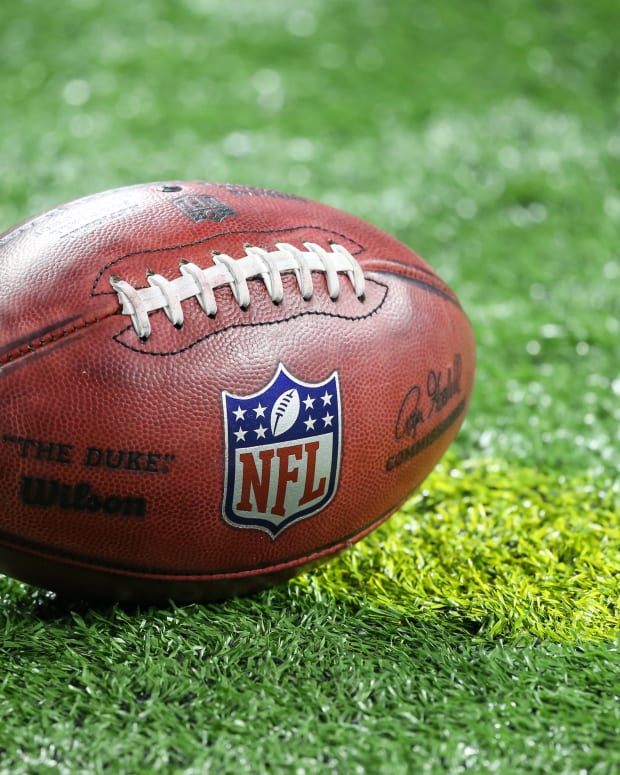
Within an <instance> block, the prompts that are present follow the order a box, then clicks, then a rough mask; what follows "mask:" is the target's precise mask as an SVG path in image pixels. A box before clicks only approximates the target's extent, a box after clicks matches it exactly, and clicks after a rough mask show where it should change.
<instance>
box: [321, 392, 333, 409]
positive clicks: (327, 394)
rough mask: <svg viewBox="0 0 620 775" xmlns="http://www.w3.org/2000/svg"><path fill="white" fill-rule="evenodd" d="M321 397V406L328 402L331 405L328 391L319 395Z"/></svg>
mask: <svg viewBox="0 0 620 775" xmlns="http://www.w3.org/2000/svg"><path fill="white" fill-rule="evenodd" d="M321 399H322V400H323V406H327V405H328V404H329V405H330V406H331V403H332V394H331V393H328V392H327V390H326V391H325V393H324V394H323V395H322V396H321Z"/></svg>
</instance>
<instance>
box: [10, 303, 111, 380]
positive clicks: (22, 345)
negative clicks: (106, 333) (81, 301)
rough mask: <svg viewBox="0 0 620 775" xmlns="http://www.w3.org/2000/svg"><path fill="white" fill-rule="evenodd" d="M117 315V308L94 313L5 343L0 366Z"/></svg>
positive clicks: (11, 362)
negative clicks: (7, 343)
mask: <svg viewBox="0 0 620 775" xmlns="http://www.w3.org/2000/svg"><path fill="white" fill-rule="evenodd" d="M116 315H118V310H114V311H113V312H110V313H108V314H107V315H106V314H103V315H94V316H93V317H92V318H87V319H84V320H80V321H79V322H75V323H72V324H71V326H65V327H60V328H55V329H53V330H52V331H49V332H46V333H44V334H41V335H39V336H36V335H35V337H34V338H32V339H30V340H25V339H23V338H22V339H21V340H18V341H17V342H12V343H9V345H7V347H6V348H5V349H4V352H3V353H2V354H1V355H0V368H2V367H6V366H9V365H11V364H13V363H16V362H17V361H19V359H20V358H24V357H26V356H27V355H32V354H34V353H37V352H39V351H40V350H41V349H43V347H45V346H46V345H50V344H55V343H57V342H60V341H66V340H67V339H68V337H70V336H72V335H73V334H77V333H78V332H80V331H83V330H84V329H86V328H89V327H92V326H94V325H96V324H97V323H100V322H101V321H102V320H107V319H108V318H111V317H115V316H116Z"/></svg>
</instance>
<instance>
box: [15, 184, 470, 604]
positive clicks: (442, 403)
mask: <svg viewBox="0 0 620 775" xmlns="http://www.w3.org/2000/svg"><path fill="white" fill-rule="evenodd" d="M280 242H285V243H289V244H292V245H295V246H296V247H298V248H300V249H301V248H302V246H303V244H304V243H305V242H313V243H317V244H319V245H321V246H322V247H323V248H324V249H326V250H329V249H330V248H331V244H332V243H334V242H335V243H338V244H340V245H342V246H344V247H345V248H346V249H347V250H348V251H349V252H350V253H351V255H353V256H354V257H355V259H356V260H357V261H358V262H359V263H360V265H361V267H362V270H363V272H364V276H365V281H366V288H365V294H364V297H363V298H361V299H360V298H357V296H356V294H355V292H354V290H353V287H352V285H351V283H350V282H349V279H348V278H347V276H346V275H344V274H342V275H339V281H340V294H339V296H338V298H337V299H335V300H333V299H331V298H330V297H329V294H328V292H327V286H326V281H325V277H324V275H323V274H321V273H318V272H316V273H313V295H312V298H311V299H309V300H307V301H306V300H304V299H303V298H302V297H301V294H300V291H299V286H298V283H297V281H296V279H295V276H294V274H286V275H284V276H283V278H282V279H283V286H284V298H283V301H282V303H281V304H277V305H276V304H274V302H273V300H272V299H271V297H270V295H269V293H268V290H267V288H266V285H265V282H264V281H263V280H262V279H260V278H256V279H251V280H249V281H248V286H249V289H250V299H251V302H250V305H249V307H248V308H247V310H243V309H241V308H240V306H239V304H238V303H237V302H236V300H235V298H234V295H233V293H232V289H231V288H228V287H221V288H218V289H216V291H215V296H216V300H217V306H218V312H217V314H216V315H215V316H214V317H209V316H208V315H206V314H205V312H204V311H203V310H202V309H201V307H200V305H199V304H198V301H197V300H196V299H193V298H190V299H187V300H185V301H183V311H184V324H183V326H182V327H181V328H175V326H173V325H172V323H171V322H170V320H169V319H168V318H167V317H166V314H165V312H164V311H163V310H158V311H156V312H153V313H152V314H151V317H150V322H151V327H152V334H151V336H150V337H149V339H148V340H147V341H145V342H143V341H141V340H140V339H139V337H138V336H137V334H136V332H135V330H134V327H133V325H132V323H131V319H130V317H129V316H128V315H124V314H121V307H120V304H119V298H118V297H117V294H116V293H115V292H114V291H113V289H112V287H111V284H110V280H111V279H112V278H113V277H120V278H122V279H123V280H125V281H127V282H128V283H130V284H131V285H132V286H133V287H135V288H143V287H146V286H147V280H146V275H147V271H148V270H151V271H154V272H156V273H158V274H160V275H162V276H163V277H165V278H167V279H169V280H173V279H174V278H176V277H178V276H179V262H180V261H182V260H183V261H191V262H193V263H195V264H197V265H198V266H200V267H202V268H206V267H208V266H210V265H211V263H212V252H213V251H215V252H220V253H226V254H227V255H229V256H231V257H233V258H241V257H242V256H243V255H244V250H243V248H244V245H246V244H251V245H255V246H258V247H261V248H264V249H265V250H274V245H275V244H276V243H280ZM474 366H475V353H474V339H473V333H472V329H471V326H470V324H469V322H468V320H467V318H466V316H465V314H464V313H463V310H462V309H461V306H460V304H459V302H458V300H457V298H456V296H455V295H454V293H453V292H452V291H451V290H450V289H449V288H448V287H447V286H446V285H445V283H444V282H443V281H442V280H441V279H440V278H439V277H438V276H437V275H436V273H435V272H434V271H433V270H432V269H431V267H430V266H429V265H428V264H427V263H425V262H424V261H423V260H422V259H421V258H420V257H419V256H417V255H416V254H415V253H414V252H413V251H411V250H410V249H409V248H407V247H406V246H404V245H403V244H402V243H400V242H399V241H397V240H396V239H394V238H393V237H391V236H389V235H387V234H385V233H384V232H382V231H381V230H379V229H377V228H375V227H374V226H371V225H369V224H367V223H365V222H363V221H361V220H359V219H357V218H355V217H353V216H351V215H348V214H345V213H342V212H340V211H338V210H335V209H333V208H330V207H328V206H325V205H322V204H318V203H316V202H312V201H309V200H305V199H302V198H299V197H292V196H288V195H285V194H280V193H278V192H273V191H266V190H261V189H253V188H248V187H242V186H234V185H228V184H212V183H202V182H192V183H188V182H176V181H173V182H166V183H152V184H146V185H138V186H132V187H127V188H121V189H116V190H112V191H108V192H104V193H101V194H96V195H93V196H90V197H86V198H84V199H81V200H77V201H74V202H71V203H69V204H66V205H63V206H60V207H58V208H56V209H54V210H52V211H49V212H48V213H45V214H42V215H40V216H37V217H35V218H33V219H30V220H28V221H25V222H24V223H22V224H21V225H19V226H17V227H15V228H14V229H12V230H10V231H8V232H5V233H4V234H2V235H0V571H2V572H5V573H9V574H11V575H14V576H16V577H18V578H21V579H24V580H26V581H30V582H33V583H36V584H39V585H41V586H44V587H48V588H51V589H58V590H60V591H63V592H65V593H69V594H72V595H77V596H86V597H89V596H92V597H105V598H111V599H123V600H138V601H140V600H145V601H147V600H164V599H166V598H168V597H173V598H174V599H176V600H181V601H182V600H212V599H220V598H224V597H227V596H229V595H232V594H242V593H246V592H250V591H253V590H255V589H259V588H262V587H264V586H266V585H268V584H270V583H275V582H279V581H281V580H283V579H285V578H288V577H289V576H291V575H293V574H294V573H295V572H298V571H299V570H300V569H303V568H306V567H308V566H310V565H312V564H314V563H316V562H318V561H321V560H322V559H324V558H326V557H328V556H330V555H332V554H334V553H336V552H338V551H340V550H342V549H344V548H346V547H347V546H349V545H350V544H351V543H353V542H354V541H357V540H358V539H360V538H361V537H363V536H364V535H366V534H367V533H368V532H369V531H370V530H372V529H373V528H374V527H376V526H377V525H378V524H380V523H381V522H382V521H383V520H384V519H386V518H387V517H388V516H389V515H390V514H391V513H392V512H393V511H394V510H395V509H397V508H398V507H399V506H400V505H401V504H402V503H403V502H404V501H405V500H406V498H407V497H408V496H409V495H410V494H411V492H412V491H413V490H415V489H416V488H417V487H418V486H419V484H420V483H421V481H422V480H423V479H424V478H425V477H426V476H427V474H428V473H429V472H430V471H431V470H432V468H433V467H434V466H435V464H436V463H437V461H438V460H439V459H440V457H441V456H442V455H443V453H444V452H445V450H446V448H447V447H448V445H449V444H450V442H451V441H452V439H453V438H454V436H455V434H456V433H457V431H458V428H459V427H460V425H461V423H462V421H463V419H464V417H465V413H466V410H467V407H468V404H469V400H470V397H471V392H472V386H473V379H474ZM282 368H283V369H284V370H285V372H286V374H288V375H290V376H291V378H292V379H294V380H297V381H298V383H299V387H297V388H295V387H291V384H292V383H290V384H288V383H287V385H288V393H290V394H291V395H292V393H294V392H295V391H297V398H296V399H295V400H296V401H297V403H296V404H295V403H294V402H293V404H292V407H293V408H292V409H290V410H288V411H289V412H291V413H292V412H293V410H294V409H295V408H296V407H297V415H293V414H291V417H293V419H294V416H299V420H298V421H297V422H298V425H299V423H301V422H302V419H303V418H306V419H305V422H306V423H308V425H307V426H306V430H308V435H307V437H304V438H300V439H298V440H291V438H289V436H286V441H284V440H281V441H278V438H280V439H284V438H285V437H284V436H281V437H278V438H276V436H275V435H273V437H272V441H273V443H272V444H271V447H269V448H267V447H268V445H265V444H263V442H264V441H266V440H268V439H269V438H270V435H269V430H268V423H269V411H266V413H265V426H264V428H263V425H262V424H261V423H262V420H261V417H260V416H257V417H254V416H253V415H252V411H253V412H254V413H256V411H261V409H260V408H259V409H258V410H256V409H252V410H251V409H246V412H248V413H249V414H248V415H247V418H246V416H245V415H242V414H237V415H236V417H237V419H234V420H233V414H232V412H233V410H234V409H235V407H234V406H233V403H234V400H235V399H234V397H239V406H238V407H237V412H239V409H240V407H241V405H242V403H243V400H244V397H247V396H253V395H255V394H256V395H257V396H258V397H257V398H256V401H257V402H258V404H257V406H259V407H260V406H262V404H261V400H262V399H261V398H260V395H261V391H263V390H264V389H265V387H266V386H268V385H269V384H270V382H272V381H273V380H274V378H275V377H276V375H278V373H280V371H281V369H282ZM334 375H335V377H334ZM330 378H331V379H335V380H336V381H337V385H338V391H339V395H338V396H336V395H334V396H333V398H332V399H330V400H332V401H333V402H336V401H337V403H338V405H337V406H335V405H334V403H332V404H331V405H330V404H329V403H325V404H324V406H319V404H322V403H323V402H322V401H321V400H319V396H320V393H319V392H318V391H319V388H314V387H312V386H315V385H320V384H322V383H326V384H328V383H327V380H329V379H330ZM282 379H284V377H283V378H282ZM278 384H280V383H276V386H277V385H278ZM329 384H330V385H333V384H336V383H334V382H332V383H329ZM305 385H308V386H310V387H308V388H305V387H304V386H305ZM274 389H275V388H274ZM330 390H331V388H330ZM304 391H305V392H304ZM313 391H314V392H313ZM325 391H326V393H327V392H328V390H327V388H325ZM284 392H286V391H283V395H284ZM332 392H334V391H333V390H332ZM226 395H228V396H231V398H229V399H226V398H225V396H226ZM312 396H316V399H315V400H314V401H313V400H312ZM268 397H269V396H267V398H268ZM304 399H305V400H306V402H307V404H306V406H305V407H303V406H302V405H301V404H300V402H302V403H303V401H304ZM226 400H229V401H230V409H229V412H230V414H229V415H227V414H226V411H227V410H226V406H227V404H226ZM283 400H284V399H282V401H283ZM282 401H281V403H282ZM263 403H264V402H263ZM272 403H273V402H272ZM243 405H244V406H245V405H246V404H243ZM282 405H283V406H284V404H282ZM247 406H248V407H249V406H250V404H247ZM315 406H316V409H317V411H316V412H315ZM332 408H333V409H334V412H332V411H331V409H332ZM267 409H268V410H269V409H270V407H267ZM319 409H320V411H318V410H319ZM274 411H275V410H274ZM301 412H306V414H304V415H303V416H302V414H301ZM336 412H337V413H336ZM330 414H331V415H333V419H332V420H329V419H328V418H329V416H330ZM242 416H243V417H244V418H246V419H248V420H249V418H250V417H253V420H252V423H253V424H249V425H247V426H245V425H244V424H243V423H244V422H245V420H243V421H242V419H239V418H241V417H242ZM227 418H228V419H227ZM299 427H301V425H300V426H299ZM319 427H320V428H321V429H322V432H321V434H319V435H320V439H319V435H317V437H316V438H317V439H319V440H318V441H316V442H313V441H312V438H314V437H313V436H312V433H313V432H314V431H317V429H318V428H319ZM244 428H247V430H244ZM261 428H263V430H262V431H261V430H260V429H261ZM317 432H318V431H317ZM244 433H250V434H251V433H253V434H255V435H256V436H257V438H256V445H255V446H254V447H252V448H251V449H250V448H247V447H244V448H243V449H242V448H239V450H238V451H237V452H235V451H234V450H233V446H234V444H236V443H237V441H239V439H243V434H244ZM261 433H263V434H266V436H265V435H263V437H262V441H261V439H260V434H261ZM235 434H237V436H235ZM330 434H331V435H330ZM235 439H236V440H237V441H235ZM239 443H240V444H241V443H242V442H241V441H240V442H239ZM243 443H245V442H243ZM313 444H315V446H312V445H313ZM318 445H323V446H322V447H321V446H318ZM325 445H327V446H325ZM317 449H319V450H320V452H319V453H317V452H316V450H317ZM325 450H328V451H327V452H326V451H325ZM261 453H262V457H261ZM328 453H329V454H331V455H332V458H331V460H332V461H333V464H332V466H331V468H330V470H329V471H327V469H326V468H325V465H326V464H325V460H326V459H327V458H326V457H325V456H326V455H327V454H328ZM336 453H338V454H336ZM235 454H236V455H238V456H240V457H238V461H239V460H241V462H244V465H245V469H244V470H243V471H241V470H231V469H232V468H234V465H231V463H230V461H231V460H233V459H234V455H235ZM316 454H321V455H323V457H322V460H323V463H322V465H323V468H317V467H316V466H317V465H318V463H316V460H314V459H313V456H314V457H316ZM244 456H245V457H244ZM251 456H253V457H251ZM239 465H240V464H239V463H238V465H237V469H239ZM278 466H279V468H278ZM246 469H247V470H246ZM241 476H245V477H246V479H245V480H244V482H241V483H240V480H239V481H238V482H237V484H236V485H235V486H236V487H237V489H236V490H234V492H233V490H230V491H227V489H226V488H227V487H232V484H231V482H233V479H234V478H235V477H241ZM269 477H271V478H272V479H273V481H272V482H271V483H269V482H268V481H267V480H268V479H269ZM304 482H305V485H304ZM304 487H305V489H304ZM244 488H245V489H244ZM261 488H262V489H261ZM278 488H279V489H278ZM295 488H297V490H295ZM277 492H279V493H280V495H282V493H283V492H285V494H286V497H287V498H289V500H290V499H291V498H293V500H294V497H293V496H295V492H296V493H297V495H296V496H295V497H296V498H297V501H299V504H297V505H295V504H293V506H292V507H291V506H290V504H289V502H288V501H287V510H288V511H289V512H290V514H289V513H287V514H285V515H284V516H283V517H282V518H283V519H286V520H288V521H287V522H286V524H285V526H284V527H282V525H283V524H284V523H280V522H279V521H278V520H280V517H281V516H282V515H280V514H278V513H275V512H278V507H277V506H276V505H275V500H276V499H277V497H276V495H277ZM302 492H303V493H304V494H305V495H304V496H300V495H299V493H302ZM227 493H228V494H227ZM239 493H244V496H243V497H241V496H240V495H239ZM290 493H293V495H290ZM317 493H320V494H323V495H322V497H323V500H325V501H327V502H325V503H324V505H322V503H321V498H319V497H318V496H317V497H315V501H316V503H317V504H318V506H320V508H318V506H317V508H318V510H317V511H316V512H313V511H312V507H306V506H305V505H303V506H302V505H301V504H302V501H303V500H304V497H306V502H307V501H309V500H310V497H309V496H310V495H312V494H314V495H315V496H316V494H317ZM289 495H290V497H289ZM328 495H329V498H328ZM282 497H284V495H282ZM248 499H250V500H252V502H253V504H254V505H253V511H254V512H256V511H261V509H262V511H265V512H266V514H265V521H262V520H261V518H259V517H256V515H254V517H252V516H251V515H250V516H249V517H248V518H247V520H245V517H244V516H243V514H242V513H241V516H240V517H239V518H237V516H235V515H234V514H232V515H231V514H227V506H226V503H227V502H228V504H229V506H228V510H229V511H231V510H233V511H234V510H235V509H237V506H238V505H239V504H242V505H243V503H242V502H243V501H244V500H245V501H248ZM236 501H238V503H237V502H236ZM261 501H262V505H261ZM282 502H283V501H282ZM291 508H292V509H293V510H292V511H291ZM295 508H297V512H295ZM280 510H282V509H280ZM237 511H238V509H237ZM306 512H307V513H306ZM248 513H249V512H248ZM297 513H298V514H299V515H300V516H296V514H297ZM252 519H255V522H256V525H252V524H251V523H252ZM261 525H262V526H261ZM265 525H266V527H265Z"/></svg>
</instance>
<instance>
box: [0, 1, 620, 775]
mask: <svg viewBox="0 0 620 775" xmlns="http://www.w3.org/2000/svg"><path fill="white" fill-rule="evenodd" d="M299 5H300V4H294V3H290V2H287V0H260V2H258V0H230V2H222V1H221V0H220V2H215V0H183V2H179V3H168V2H164V0H153V1H152V2H148V3H146V2H145V3H122V2H120V0H110V1H109V2H105V3H104V2H100V1H99V0H68V2H66V3H44V2H42V0H23V1H22V2H20V3H19V4H11V3H4V4H2V5H1V6H0V95H1V108H0V230H1V229H3V228H5V227H9V226H10V225H12V224H13V223H14V222H16V221H17V220H19V219H21V218H24V217H26V216H28V215H31V214H33V213H34V212H37V211H38V210H41V209H43V208H45V207H50V206H53V205H55V204H57V203H58V202H60V201H63V200H67V199H72V198H75V197H77V196H79V195H82V194H87V193H91V192H93V191H96V190H100V189H104V188H108V187H112V186H118V185H125V184H129V183H134V182H140V181H146V180H153V179H168V178H170V179H172V178H180V179H183V178H190V179H192V178H194V179H218V180H231V181H234V182H239V183H245V184H253V185H259V186H267V187H270V188H277V189H284V190H290V191H293V192H294V193H298V194H303V195H306V196H309V197H314V198H317V199H321V200H323V201H326V202H329V203H331V204H334V205H336V206H339V207H342V208H344V209H346V210H349V211H352V212H354V213H356V214H358V215H360V216H361V217H363V218H366V219H368V220H371V221H373V222H374V223H377V224H378V225H380V226H382V227H384V228H385V229H387V230H388V231H391V232H393V233H395V234H396V235H397V236H398V237H399V238H401V239H402V240H404V241H405V242H407V243H408V244H410V245H411V246H412V247H414V248H415V249H417V250H418V251H419V252H420V253H421V254H422V255H424V256H425V257H426V258H427V259H428V260H429V261H430V262H431V263H432V264H433V265H434V266H435V267H436V268H437V270H438V271H439V272H440V274H441V275H442V276H443V277H444V278H445V279H446V280H447V281H448V282H449V283H450V284H451V285H452V286H453V287H454V289H455V290H456V291H457V293H458V295H459V297H460V298H461V300H462V302H463V304H464V306H465V308H466V310H467V311H468V313H469V315H470V317H471V319H472V322H473V324H474V327H475V329H476V335H477V341H478V355H479V365H478V379H477V386H476V393H475V397H474V401H473V404H472V408H471V411H470V414H469V417H468V420H467V422H466V425H465V427H464V429H463V431H462V433H461V434H460V436H459V438H458V440H457V442H456V444H455V445H454V448H453V450H452V452H451V453H450V456H449V458H448V459H447V460H446V461H445V462H444V463H443V464H442V465H441V466H440V467H439V469H438V470H437V471H436V472H435V473H434V474H433V475H432V476H431V478H430V479H429V480H428V481H427V483H426V484H425V486H424V489H423V491H422V492H421V493H420V494H419V495H417V496H415V497H414V498H413V499H412V501H411V502H410V503H409V504H408V505H407V507H406V508H405V509H403V511H402V512H401V513H399V514H397V515H395V516H394V517H393V518H392V519H391V520H390V521H389V522H388V523H387V524H386V525H385V526H383V527H382V528H381V529H380V530H379V531H377V532H376V533H375V534H373V535H372V536H370V537H369V538H368V539H367V540H365V541H364V542H363V543H362V544H360V545H358V546H357V547H355V549H354V550H353V551H351V552H350V553H349V554H347V555H344V556H342V557H341V558H339V559H338V560H336V561H334V562H333V563H331V564H329V565H326V566H325V567H323V568H321V569H318V570H317V571H316V572H315V573H313V574H308V575H306V576H303V577H301V578H300V579H298V580H295V581H293V582H291V583H290V584H289V585H287V586H285V587H282V588H279V589H277V590H273V591H271V592H267V593H264V594H262V595H259V596H257V597H256V598H253V599H250V600H242V601H231V602H228V603H226V604H224V605H221V606H207V607H202V606H189V607H187V608H179V609H177V608H174V607H172V608H170V609H160V610H157V609H146V610H135V611H124V610H121V609H119V608H116V607H112V608H105V609H101V608H99V609H91V608H89V607H88V606H85V605H83V604H76V603H71V602H70V601H64V600H56V599H54V598H53V597H51V596H49V595H47V594H45V593H42V592H38V591H36V590H32V589H30V588H27V587H24V586H22V585H20V584H18V583H17V582H14V581H12V580H10V579H0V598H1V601H2V605H1V608H0V627H1V629H2V637H1V639H0V773H11V775H12V774H13V773H19V772H27V773H47V772H50V773H51V772H59V773H65V772H66V773H74V772H92V771H96V772H102V771H106V770H107V771H110V772H172V771H174V772H186V773H204V772H217V773H220V772H234V773H242V772H243V773H245V772H248V773H262V772H283V773H288V772H292V773H299V775H301V774H302V773H316V772H318V773H322V772H334V773H386V775H388V774H389V775H391V773H406V772H407V773H408V772H421V773H423V772H430V773H443V772H449V773H459V772H465V771H469V772H479V773H487V772H498V773H506V775H508V774H510V775H512V774H513V773H515V772H527V773H529V772H531V773H534V772H544V773H567V774H568V773H571V774H572V773H588V775H590V774H597V775H598V774H602V773H613V772H614V771H620V745H619V744H618V739H620V700H619V699H618V686H619V685H620V656H619V655H618V645H619V644H618V624H619V622H620V613H619V606H620V601H619V596H620V582H619V571H620V568H619V555H620V535H619V531H620V516H619V514H620V508H619V497H620V496H619V492H618V484H617V479H618V470H619V469H620V430H619V429H620V366H619V351H620V348H619V346H618V341H619V338H620V293H619V292H618V291H619V289H620V254H619V250H618V244H619V243H618V236H619V234H620V78H619V75H620V47H618V45H617V37H618V36H617V32H616V30H617V29H620V9H619V8H618V5H617V3H615V2H614V1H613V0H590V2H588V3H578V2H576V0H567V1H566V2H563V3H560V2H556V1H555V0H554V2H548V3H544V4H543V3H537V2H534V0H524V1H523V2H519V3H516V2H515V0H497V2H494V3H489V2H483V0H468V2H466V3H459V4H457V3H454V2H449V0H433V2H430V0H429V1H428V2H421V1H420V0H415V2H410V0H385V2H378V0H330V1H329V2H328V0H308V1H307V2H305V3H303V5H302V6H301V7H298V6H299ZM0 411H1V410H0Z"/></svg>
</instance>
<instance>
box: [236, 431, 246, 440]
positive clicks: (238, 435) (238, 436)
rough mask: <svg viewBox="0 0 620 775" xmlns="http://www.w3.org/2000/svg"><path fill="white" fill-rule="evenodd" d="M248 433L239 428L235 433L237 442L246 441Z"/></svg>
mask: <svg viewBox="0 0 620 775" xmlns="http://www.w3.org/2000/svg"><path fill="white" fill-rule="evenodd" d="M246 433H247V431H244V430H243V429H241V428H239V430H238V431H235V437H236V439H237V441H245V435H246Z"/></svg>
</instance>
